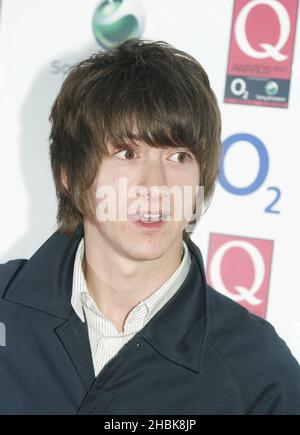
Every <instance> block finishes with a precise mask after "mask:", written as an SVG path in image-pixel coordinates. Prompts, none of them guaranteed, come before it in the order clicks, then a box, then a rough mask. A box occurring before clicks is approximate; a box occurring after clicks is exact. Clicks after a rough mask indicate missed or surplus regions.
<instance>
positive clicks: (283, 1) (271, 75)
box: [224, 0, 298, 108]
mask: <svg viewBox="0 0 300 435" xmlns="http://www.w3.org/2000/svg"><path fill="white" fill-rule="evenodd" d="M297 12H298V0H250V1H249V0H235V2H234V9H233V19H232V26H231V38H230V48H229V59H228V67H227V79H226V89H225V99H224V102H225V103H238V104H252V105H257V106H270V107H285V108H286V107H288V99H289V89H290V80H291V70H292V57H293V50H294V41H295V31H296V20H297Z"/></svg>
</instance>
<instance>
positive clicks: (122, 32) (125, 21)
mask: <svg viewBox="0 0 300 435" xmlns="http://www.w3.org/2000/svg"><path fill="white" fill-rule="evenodd" d="M144 22H145V13H144V9H143V7H142V5H141V3H140V1H139V0H102V1H101V2H100V4H99V5H98V7H97V8H96V10H95V12H94V15H93V23H92V25H93V32H94V35H95V38H96V40H97V42H98V43H99V44H100V45H101V46H102V47H103V48H105V49H108V48H113V47H115V46H117V45H118V44H119V43H121V42H124V41H126V40H127V39H130V38H133V37H139V36H141V35H142V32H143V29H144Z"/></svg>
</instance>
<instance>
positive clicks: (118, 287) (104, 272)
mask: <svg viewBox="0 0 300 435" xmlns="http://www.w3.org/2000/svg"><path fill="white" fill-rule="evenodd" d="M84 242H85V255H84V259H83V262H82V270H83V273H84V276H85V279H86V283H87V287H88V289H89V293H90V295H91V296H92V298H93V299H94V301H95V303H96V305H97V306H98V308H99V310H100V311H101V312H102V313H103V314H104V315H105V316H106V317H108V318H109V319H110V320H111V321H112V322H113V323H114V325H115V326H116V328H117V330H118V331H119V332H122V331H123V326H124V323H125V320H126V317H127V316H128V314H129V312H130V311H131V310H132V309H133V308H134V307H135V306H136V305H137V304H138V303H139V302H140V301H142V300H144V299H146V298H147V297H149V296H150V295H151V294H152V293H154V292H155V291H156V290H157V289H158V288H159V287H160V286H161V285H162V284H163V283H164V282H165V281H167V279H168V278H169V277H170V276H171V275H172V274H173V273H174V272H175V270H176V269H177V268H178V267H179V265H180V263H181V251H182V239H181V240H176V241H175V242H174V244H173V245H172V246H171V247H169V248H168V250H167V251H166V252H165V253H164V254H163V255H162V256H161V257H160V258H157V259H155V260H147V261H139V260H137V259H135V258H130V257H129V256H124V255H122V253H120V252H118V251H116V250H115V249H114V248H113V247H112V246H111V245H110V244H109V243H107V241H106V239H105V238H103V237H102V236H101V234H99V231H98V230H97V229H96V231H93V229H91V228H90V227H89V228H88V229H87V231H85V236H84Z"/></svg>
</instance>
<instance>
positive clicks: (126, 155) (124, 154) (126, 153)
mask: <svg viewBox="0 0 300 435" xmlns="http://www.w3.org/2000/svg"><path fill="white" fill-rule="evenodd" d="M114 156H115V157H117V158H118V159H122V160H132V159H134V156H135V152H134V151H133V150H121V151H118V152H116V153H114Z"/></svg>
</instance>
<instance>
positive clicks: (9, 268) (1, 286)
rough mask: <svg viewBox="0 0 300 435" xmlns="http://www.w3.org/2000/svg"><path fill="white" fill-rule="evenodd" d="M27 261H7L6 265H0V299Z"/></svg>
mask: <svg viewBox="0 0 300 435" xmlns="http://www.w3.org/2000/svg"><path fill="white" fill-rule="evenodd" d="M27 261H28V260H26V259H24V258H19V259H16V260H9V261H7V262H6V263H2V264H0V298H2V296H3V295H4V293H5V290H6V288H7V287H8V285H9V283H10V282H11V280H12V279H13V278H14V276H15V275H16V274H17V273H18V272H19V270H20V269H21V268H22V267H23V266H24V264H25V263H26V262H27Z"/></svg>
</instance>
